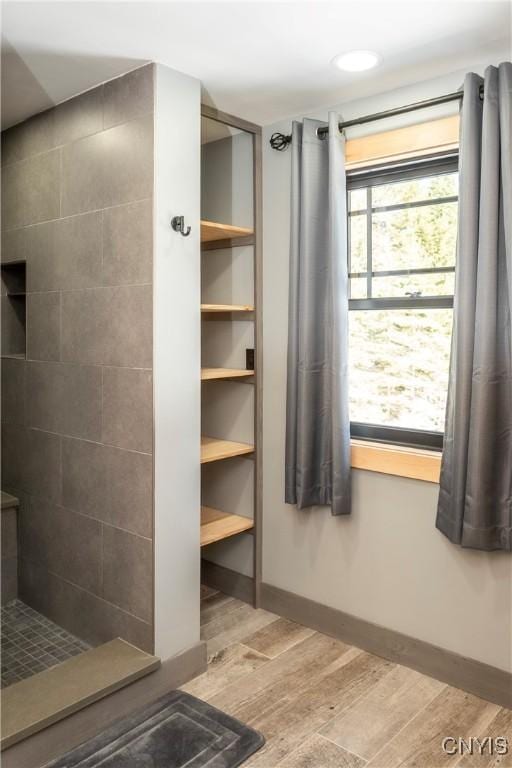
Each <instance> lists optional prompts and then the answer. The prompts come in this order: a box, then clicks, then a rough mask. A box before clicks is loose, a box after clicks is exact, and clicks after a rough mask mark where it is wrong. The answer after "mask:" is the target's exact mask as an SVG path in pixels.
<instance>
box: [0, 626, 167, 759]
mask: <svg viewBox="0 0 512 768" xmlns="http://www.w3.org/2000/svg"><path fill="white" fill-rule="evenodd" d="M159 666H160V659H158V658H157V657H156V656H151V655H150V654H148V653H145V652H144V651H141V650H140V649H139V648H136V647H135V646H133V645H130V643H127V642H126V641H125V640H122V639H121V638H116V639H115V640H111V641H110V642H108V643H104V644H103V645H100V646H98V647H96V648H91V649H90V650H86V651H84V652H81V653H79V654H78V655H76V656H73V657H72V658H69V659H67V660H66V661H63V662H61V663H60V664H57V665H55V666H52V667H51V668H49V669H46V670H44V671H43V672H38V673H37V674H33V675H32V676H31V677H27V678H26V679H24V680H21V681H20V682H17V683H13V684H12V685H9V686H8V687H7V688H4V689H3V690H2V693H1V702H2V738H1V742H0V749H1V750H4V749H7V748H8V747H11V746H13V745H14V744H17V743H18V742H20V741H22V740H23V739H25V738H27V737H28V736H31V735H32V734H34V733H37V732H38V731H42V730H43V729H44V728H46V727H47V726H49V725H52V724H53V723H56V722H58V721H59V720H61V719H63V718H64V717H67V716H68V715H71V714H73V713H74V712H78V711H79V710H80V709H83V708H84V707H87V706H88V705H89V704H92V703H93V702H95V701H99V700H100V699H102V698H104V697H106V696H109V695H110V694H111V693H114V691H117V690H119V689H120V688H123V687H124V686H126V685H129V684H130V683H133V682H134V681H135V680H138V679H140V678H141V677H143V676H145V675H147V674H149V673H150V672H154V671H155V670H157V669H158V668H159Z"/></svg>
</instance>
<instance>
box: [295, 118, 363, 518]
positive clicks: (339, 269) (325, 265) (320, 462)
mask: <svg viewBox="0 0 512 768" xmlns="http://www.w3.org/2000/svg"><path fill="white" fill-rule="evenodd" d="M338 121H339V118H338V116H337V115H335V114H330V115H329V137H328V138H327V139H320V138H318V136H317V129H318V128H319V127H320V126H321V125H322V123H319V122H318V121H316V120H304V122H303V123H302V124H301V123H297V122H296V123H294V124H293V129H292V194H291V245H290V293H289V308H288V387H287V401H286V488H285V501H286V502H287V503H289V504H296V505H297V506H298V507H299V508H301V509H302V508H304V507H311V506H313V505H330V507H331V511H332V514H333V515H345V514H348V513H349V512H350V423H349V415H348V371H347V356H348V276H347V210H346V208H347V202H346V183H345V151H344V150H345V140H344V138H343V137H342V136H341V135H340V133H339V130H338Z"/></svg>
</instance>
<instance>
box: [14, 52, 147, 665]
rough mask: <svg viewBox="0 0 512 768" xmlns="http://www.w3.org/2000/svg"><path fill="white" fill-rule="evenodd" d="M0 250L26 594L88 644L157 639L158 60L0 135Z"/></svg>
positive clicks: (23, 590)
mask: <svg viewBox="0 0 512 768" xmlns="http://www.w3.org/2000/svg"><path fill="white" fill-rule="evenodd" d="M2 163H3V168H2V261H14V260H23V261H26V264H27V267H26V283H27V302H26V307H27V359H26V360H16V359H3V360H2V442H3V451H2V475H3V481H2V482H3V487H4V488H5V490H9V491H11V492H12V493H14V494H15V495H17V496H18V497H19V498H20V499H21V508H20V513H19V550H20V551H19V555H20V558H19V562H20V565H19V577H20V579H19V581H20V584H19V591H20V597H21V599H22V600H24V601H25V602H27V603H28V604H29V605H31V606H32V607H34V608H35V609H37V610H39V611H42V612H43V613H45V614H46V615H47V616H48V617H49V618H51V619H53V620H54V621H56V622H57V623H59V624H61V625H62V626H63V627H65V628H66V629H68V630H69V631H71V632H73V633H74V634H76V635H78V636H79V637H82V638H83V639H84V640H86V641H88V642H90V643H98V642H103V641H105V640H108V639H111V638H112V637H116V636H121V637H124V638H125V639H126V640H128V641H130V642H133V643H135V644H136V645H138V646H139V647H142V648H144V649H146V650H152V644H153V499H152V493H153V459H152V448H153V415H152V413H153V412H152V336H153V332H152V316H153V291H152V284H151V283H152V271H153V263H152V260H153V236H152V231H153V201H152V196H153V67H152V66H151V65H149V66H147V67H143V68H141V69H139V70H136V71H135V72H132V73H129V74H128V75H125V76H123V77H121V78H118V79H116V80H113V81H111V82H109V83H106V84H105V85H103V86H100V87H99V88H96V89H94V90H92V91H89V92H87V93H85V94H82V95H80V96H78V97H76V98H74V99H71V100H70V101H68V102H66V103H65V104H62V105H60V106H58V107H56V108H54V109H52V110H49V111H47V112H45V113H43V114H41V115H37V116H36V117H34V118H32V119H30V120H28V121H26V122H24V123H22V124H20V125H18V126H15V127H14V128H12V129H9V130H8V131H6V132H4V133H3V134H2Z"/></svg>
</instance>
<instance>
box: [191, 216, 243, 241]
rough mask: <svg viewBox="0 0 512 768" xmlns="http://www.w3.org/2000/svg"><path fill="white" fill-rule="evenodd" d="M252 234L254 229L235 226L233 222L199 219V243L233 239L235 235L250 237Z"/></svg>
mask: <svg viewBox="0 0 512 768" xmlns="http://www.w3.org/2000/svg"><path fill="white" fill-rule="evenodd" d="M253 235H254V230H253V229H251V228H250V227H236V226H234V224H221V223H220V222H217V221H207V220H206V219H201V243H212V242H214V241H215V240H233V239H236V238H237V237H252V236H253Z"/></svg>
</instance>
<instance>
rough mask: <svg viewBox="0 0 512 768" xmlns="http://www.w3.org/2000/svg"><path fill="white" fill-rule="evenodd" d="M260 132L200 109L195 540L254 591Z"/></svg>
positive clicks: (257, 401)
mask: <svg viewBox="0 0 512 768" xmlns="http://www.w3.org/2000/svg"><path fill="white" fill-rule="evenodd" d="M259 141H260V136H259V129H258V128H257V126H252V127H249V124H244V125H243V126H242V125H241V124H240V125H236V119H235V124H233V123H232V118H230V117H229V116H222V115H220V114H215V115H211V114H209V113H208V110H206V114H205V113H204V112H203V120H202V161H201V166H202V167H201V170H202V192H201V208H202V217H203V218H202V220H201V294H202V302H203V303H202V304H201V317H202V320H203V321H205V322H203V323H202V333H201V338H202V354H201V357H202V368H201V381H202V382H203V390H202V431H203V437H202V439H201V464H202V465H203V469H202V498H203V501H202V504H203V506H202V507H201V547H204V548H205V552H204V553H203V556H204V557H205V558H206V559H207V560H211V561H213V562H214V563H217V564H218V565H224V566H225V567H227V568H231V569H232V571H234V572H241V573H244V574H246V575H249V574H250V575H251V577H253V578H254V587H255V599H256V601H257V595H256V589H257V587H256V583H255V579H256V574H257V572H258V566H257V564H256V561H257V560H258V544H257V542H258V541H259V526H258V507H259V496H258V484H257V477H258V476H259V475H258V473H259V470H258V467H259V462H258V442H257V437H258V435H257V430H256V428H255V423H256V420H257V419H258V418H259V415H258V414H259V411H258V408H259V407H260V401H259V400H257V398H256V394H255V393H256V391H257V390H258V386H259V384H258V382H259V371H258V365H257V363H256V365H255V360H256V361H257V354H256V355H255V353H254V350H255V348H257V346H258V345H257V338H256V335H257V334H256V326H257V322H258V317H259V315H258V312H257V308H256V301H257V295H256V279H255V274H256V269H257V266H256V259H257V252H258V248H259V246H258V242H259V241H258V239H257V235H258V231H259V227H258V223H259V219H258V216H259V213H257V211H256V205H255V200H256V197H257V185H256V181H258V183H259V176H258V178H257V180H256V176H255V173H256V166H257V164H256V161H255V158H256V157H258V156H259V154H258V152H259V149H258V148H259ZM213 436H215V437H213ZM247 534H251V535H249V536H247ZM221 542H222V544H221ZM218 547H220V549H218ZM239 567H241V570H239Z"/></svg>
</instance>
